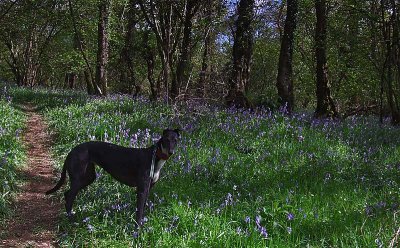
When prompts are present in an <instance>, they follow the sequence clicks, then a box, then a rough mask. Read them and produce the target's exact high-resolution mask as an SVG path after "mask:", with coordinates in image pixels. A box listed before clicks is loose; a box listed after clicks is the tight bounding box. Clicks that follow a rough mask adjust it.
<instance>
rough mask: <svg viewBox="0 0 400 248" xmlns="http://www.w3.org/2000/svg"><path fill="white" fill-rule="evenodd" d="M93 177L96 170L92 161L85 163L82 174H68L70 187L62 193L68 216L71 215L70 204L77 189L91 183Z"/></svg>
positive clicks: (94, 177) (72, 202)
mask: <svg viewBox="0 0 400 248" xmlns="http://www.w3.org/2000/svg"><path fill="white" fill-rule="evenodd" d="M95 179H96V172H95V168H94V164H93V163H87V166H86V170H84V174H80V175H70V182H71V187H70V189H69V190H68V191H66V192H65V193H64V197H65V209H66V211H67V215H68V216H69V217H70V216H72V206H73V204H74V201H75V198H76V196H77V194H78V193H79V191H80V190H82V189H83V188H85V187H86V186H88V185H90V184H91V183H93V181H94V180H95Z"/></svg>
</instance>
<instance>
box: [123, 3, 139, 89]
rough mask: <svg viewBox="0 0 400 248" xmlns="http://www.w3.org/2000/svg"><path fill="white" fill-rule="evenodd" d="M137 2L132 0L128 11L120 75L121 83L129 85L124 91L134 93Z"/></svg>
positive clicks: (125, 85) (135, 86) (124, 85)
mask: <svg viewBox="0 0 400 248" xmlns="http://www.w3.org/2000/svg"><path fill="white" fill-rule="evenodd" d="M136 4H137V0H130V2H129V11H128V25H127V27H126V29H127V30H126V34H125V44H124V47H123V48H122V50H121V54H120V60H121V69H120V72H121V75H120V83H121V84H122V85H123V87H124V88H125V87H127V89H124V91H127V92H128V93H129V94H132V93H134V92H133V91H134V90H135V88H137V85H136V77H135V70H134V67H133V54H132V53H133V52H134V48H133V41H134V32H135V25H136V23H137V21H136V18H135V6H136ZM137 93H139V92H135V93H134V94H137Z"/></svg>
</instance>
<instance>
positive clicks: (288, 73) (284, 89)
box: [276, 0, 297, 113]
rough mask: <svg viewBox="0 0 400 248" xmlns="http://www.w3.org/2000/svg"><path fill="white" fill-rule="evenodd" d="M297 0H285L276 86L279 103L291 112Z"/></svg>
mask: <svg viewBox="0 0 400 248" xmlns="http://www.w3.org/2000/svg"><path fill="white" fill-rule="evenodd" d="M296 19H297V0H288V1H287V13H286V20H285V27H284V31H283V37H282V41H281V51H280V54H279V66H278V77H277V82H276V87H277V88H278V96H279V104H280V105H281V106H282V107H286V111H287V112H288V113H291V112H292V110H293V108H294V93H293V67H292V61H293V40H294V32H295V29H296V22H297V20H296Z"/></svg>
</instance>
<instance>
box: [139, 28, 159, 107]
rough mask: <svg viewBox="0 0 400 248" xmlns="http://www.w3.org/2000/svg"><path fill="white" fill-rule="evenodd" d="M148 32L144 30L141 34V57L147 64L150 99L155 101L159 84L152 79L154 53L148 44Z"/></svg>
mask: <svg viewBox="0 0 400 248" xmlns="http://www.w3.org/2000/svg"><path fill="white" fill-rule="evenodd" d="M149 32H150V31H145V32H144V35H143V46H144V56H143V57H144V59H145V60H146V64H147V80H149V83H150V99H151V100H152V101H156V100H158V98H159V97H160V85H159V83H157V82H156V80H155V79H154V67H155V62H154V61H155V54H154V49H152V48H151V47H150V45H149Z"/></svg>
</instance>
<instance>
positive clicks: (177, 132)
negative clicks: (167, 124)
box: [174, 128, 182, 138]
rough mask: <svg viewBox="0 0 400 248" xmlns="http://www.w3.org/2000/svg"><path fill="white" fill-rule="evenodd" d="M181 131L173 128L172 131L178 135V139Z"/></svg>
mask: <svg viewBox="0 0 400 248" xmlns="http://www.w3.org/2000/svg"><path fill="white" fill-rule="evenodd" d="M181 131H182V130H180V129H179V128H175V129H174V132H175V133H176V134H178V137H179V138H180V137H181Z"/></svg>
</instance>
